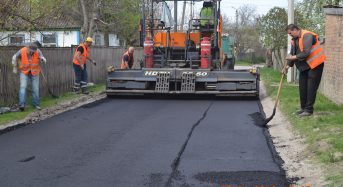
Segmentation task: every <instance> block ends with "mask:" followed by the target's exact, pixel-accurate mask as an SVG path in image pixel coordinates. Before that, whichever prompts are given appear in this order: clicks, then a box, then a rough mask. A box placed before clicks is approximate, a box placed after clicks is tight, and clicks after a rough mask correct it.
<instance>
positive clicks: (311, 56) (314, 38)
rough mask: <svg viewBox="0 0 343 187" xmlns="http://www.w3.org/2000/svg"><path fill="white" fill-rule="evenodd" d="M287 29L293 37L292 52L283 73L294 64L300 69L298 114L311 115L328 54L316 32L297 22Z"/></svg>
mask: <svg viewBox="0 0 343 187" xmlns="http://www.w3.org/2000/svg"><path fill="white" fill-rule="evenodd" d="M286 31H287V33H288V34H289V35H290V36H291V37H292V41H291V42H292V47H291V54H290V55H289V56H288V57H287V58H286V60H288V64H287V65H286V67H285V68H284V70H283V73H285V74H286V73H287V70H288V68H289V67H292V66H293V65H294V64H295V66H296V67H297V69H298V70H299V71H300V75H299V92H300V107H301V108H300V110H299V111H297V112H296V114H297V115H298V116H300V117H304V116H311V115H312V114H313V110H314V108H313V105H314V103H315V100H316V95H317V90H318V87H319V84H320V80H321V77H322V73H323V69H324V61H325V59H326V56H325V54H324V50H323V48H322V47H321V46H320V41H319V38H318V35H317V34H316V33H314V32H311V31H307V30H304V29H300V28H299V27H298V26H297V25H295V24H290V25H288V26H287V28H286Z"/></svg>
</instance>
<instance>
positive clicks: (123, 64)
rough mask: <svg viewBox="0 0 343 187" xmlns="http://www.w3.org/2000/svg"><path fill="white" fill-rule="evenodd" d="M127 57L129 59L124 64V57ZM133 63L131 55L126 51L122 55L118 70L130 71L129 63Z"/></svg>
mask: <svg viewBox="0 0 343 187" xmlns="http://www.w3.org/2000/svg"><path fill="white" fill-rule="evenodd" d="M125 55H127V56H128V57H129V61H128V62H127V64H126V63H125V61H124V56H125ZM131 61H132V62H133V61H134V60H133V56H132V57H131V55H130V54H129V51H126V52H125V53H124V54H123V58H122V59H121V64H120V69H130V65H129V63H130V62H131Z"/></svg>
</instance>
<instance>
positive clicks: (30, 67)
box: [19, 47, 40, 76]
mask: <svg viewBox="0 0 343 187" xmlns="http://www.w3.org/2000/svg"><path fill="white" fill-rule="evenodd" d="M20 52H21V63H20V65H19V69H20V71H21V72H22V73H23V74H25V75H28V74H29V72H30V71H31V74H32V75H33V76H36V75H38V74H39V73H40V67H39V53H38V50H36V51H35V52H34V53H33V55H32V57H31V60H29V58H28V53H27V47H23V48H21V49H20Z"/></svg>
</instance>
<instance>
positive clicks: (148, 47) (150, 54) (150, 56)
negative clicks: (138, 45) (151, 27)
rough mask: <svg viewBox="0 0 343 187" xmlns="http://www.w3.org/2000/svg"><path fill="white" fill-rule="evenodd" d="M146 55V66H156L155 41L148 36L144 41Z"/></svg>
mask: <svg viewBox="0 0 343 187" xmlns="http://www.w3.org/2000/svg"><path fill="white" fill-rule="evenodd" d="M144 56H145V67H146V68H152V67H153V66H154V42H153V41H152V40H151V38H150V37H146V39H145V41H144Z"/></svg>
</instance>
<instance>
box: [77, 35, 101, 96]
mask: <svg viewBox="0 0 343 187" xmlns="http://www.w3.org/2000/svg"><path fill="white" fill-rule="evenodd" d="M92 43H93V39H92V38H91V37H88V38H86V40H85V42H83V43H82V44H80V45H79V46H78V47H77V48H76V51H75V54H74V57H73V68H74V72H75V83H74V91H75V92H76V93H80V91H82V93H83V94H89V92H88V90H87V84H88V74H87V66H86V61H87V60H89V61H91V62H92V63H93V64H94V65H96V61H95V60H92V59H91V58H90V57H89V54H90V46H91V45H92Z"/></svg>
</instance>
